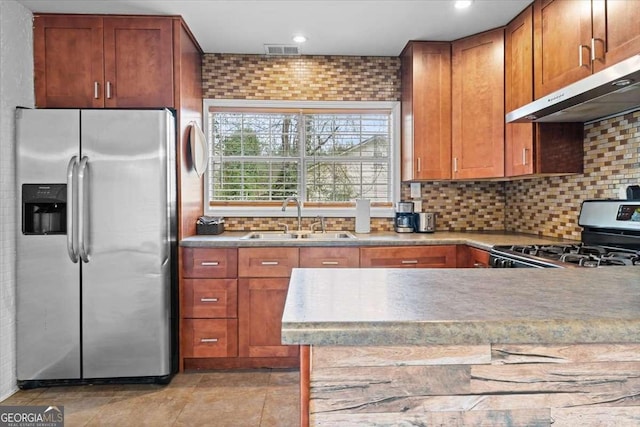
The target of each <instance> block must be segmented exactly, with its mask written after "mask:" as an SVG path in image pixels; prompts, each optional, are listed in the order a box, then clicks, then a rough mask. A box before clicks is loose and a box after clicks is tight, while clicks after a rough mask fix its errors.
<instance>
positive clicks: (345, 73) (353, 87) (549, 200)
mask: <svg viewBox="0 0 640 427" xmlns="http://www.w3.org/2000/svg"><path fill="white" fill-rule="evenodd" d="M203 79H204V96H205V97H207V98H218V99H265V100H294V99H295V100H320V101H335V100H347V101H360V100H365V101H398V100H400V61H399V59H398V58H396V57H355V56H354V57H351V56H296V57H284V56H283V57H267V56H264V55H230V54H206V55H205V57H204V65H203ZM639 155H640V112H635V113H629V114H625V115H621V116H619V117H615V118H611V119H607V120H603V121H600V122H596V123H592V124H589V125H587V126H585V164H584V174H581V175H570V176H561V177H542V178H541V177H537V178H529V179H521V180H517V181H511V182H496V181H475V182H471V181H459V182H450V181H437V182H424V183H422V191H421V194H422V200H423V210H424V211H427V212H436V213H437V215H438V217H437V230H442V231H444V230H451V231H464V230H469V231H471V230H473V231H479V230H487V231H490V230H509V231H517V232H523V233H531V234H538V235H541V236H548V237H560V238H567V239H579V238H580V227H578V225H577V221H578V213H579V209H580V203H581V202H582V200H585V199H588V198H611V197H617V195H618V188H619V187H620V186H621V185H625V184H631V183H636V184H638V183H640V160H639V159H638V157H639ZM401 194H402V199H404V200H408V199H409V195H410V191H409V184H402V188H401ZM313 221H315V219H313V218H303V225H302V226H303V228H305V229H308V228H309V227H310V225H311V223H312V222H313ZM278 223H286V224H288V225H289V227H290V228H291V229H293V228H294V227H296V226H297V224H296V220H295V218H226V224H225V228H226V229H227V230H279V229H281V227H280V226H278V225H277V224H278ZM326 225H327V229H328V230H353V229H354V228H355V222H354V218H327V219H326ZM371 230H372V231H392V230H393V219H391V218H372V220H371Z"/></svg>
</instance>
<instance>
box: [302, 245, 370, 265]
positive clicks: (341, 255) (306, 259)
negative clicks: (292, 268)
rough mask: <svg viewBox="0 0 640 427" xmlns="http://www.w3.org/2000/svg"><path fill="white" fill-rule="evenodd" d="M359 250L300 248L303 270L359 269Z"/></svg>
mask: <svg viewBox="0 0 640 427" xmlns="http://www.w3.org/2000/svg"><path fill="white" fill-rule="evenodd" d="M359 266H360V249H359V248H344V247H337V248H300V267H301V268H358V267H359Z"/></svg>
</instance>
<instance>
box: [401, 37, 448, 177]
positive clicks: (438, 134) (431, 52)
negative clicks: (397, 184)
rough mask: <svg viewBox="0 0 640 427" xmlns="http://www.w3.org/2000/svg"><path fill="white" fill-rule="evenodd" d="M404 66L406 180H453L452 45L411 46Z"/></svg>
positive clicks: (405, 51) (403, 125)
mask: <svg viewBox="0 0 640 427" xmlns="http://www.w3.org/2000/svg"><path fill="white" fill-rule="evenodd" d="M400 56H401V62H402V77H401V78H402V104H401V105H402V180H403V181H405V180H413V179H448V178H451V44H450V43H435V42H409V44H408V45H407V46H406V47H405V49H404V50H403V52H402V54H401V55H400Z"/></svg>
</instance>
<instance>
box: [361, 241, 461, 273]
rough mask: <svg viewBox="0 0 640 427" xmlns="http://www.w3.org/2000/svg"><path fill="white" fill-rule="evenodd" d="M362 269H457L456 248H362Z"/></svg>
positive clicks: (450, 246)
mask: <svg viewBox="0 0 640 427" xmlns="http://www.w3.org/2000/svg"><path fill="white" fill-rule="evenodd" d="M360 267H363V268H365V267H393V268H395V267H401V268H455V267H456V247H455V245H446V246H417V247H406V246H404V247H384V248H360Z"/></svg>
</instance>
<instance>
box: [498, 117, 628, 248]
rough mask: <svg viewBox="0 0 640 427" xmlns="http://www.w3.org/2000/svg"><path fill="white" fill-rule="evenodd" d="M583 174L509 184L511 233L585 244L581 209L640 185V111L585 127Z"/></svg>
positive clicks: (508, 201) (508, 225) (508, 211)
mask: <svg viewBox="0 0 640 427" xmlns="http://www.w3.org/2000/svg"><path fill="white" fill-rule="evenodd" d="M584 151H585V157H584V173H583V174H581V175H570V176H563V177H548V178H537V179H528V180H522V181H513V182H507V183H505V193H506V199H507V209H506V215H505V224H506V229H507V230H513V231H519V232H523V233H534V234H539V235H542V236H549V237H561V238H566V239H575V240H579V239H580V232H581V228H580V227H579V226H578V214H579V213H580V204H581V202H582V201H583V200H586V199H602V198H618V188H619V187H621V186H626V185H629V184H640V111H636V112H633V113H628V114H624V115H620V116H618V117H614V118H610V119H607V120H602V121H599V122H594V123H590V124H588V125H586V126H585V140H584Z"/></svg>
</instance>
